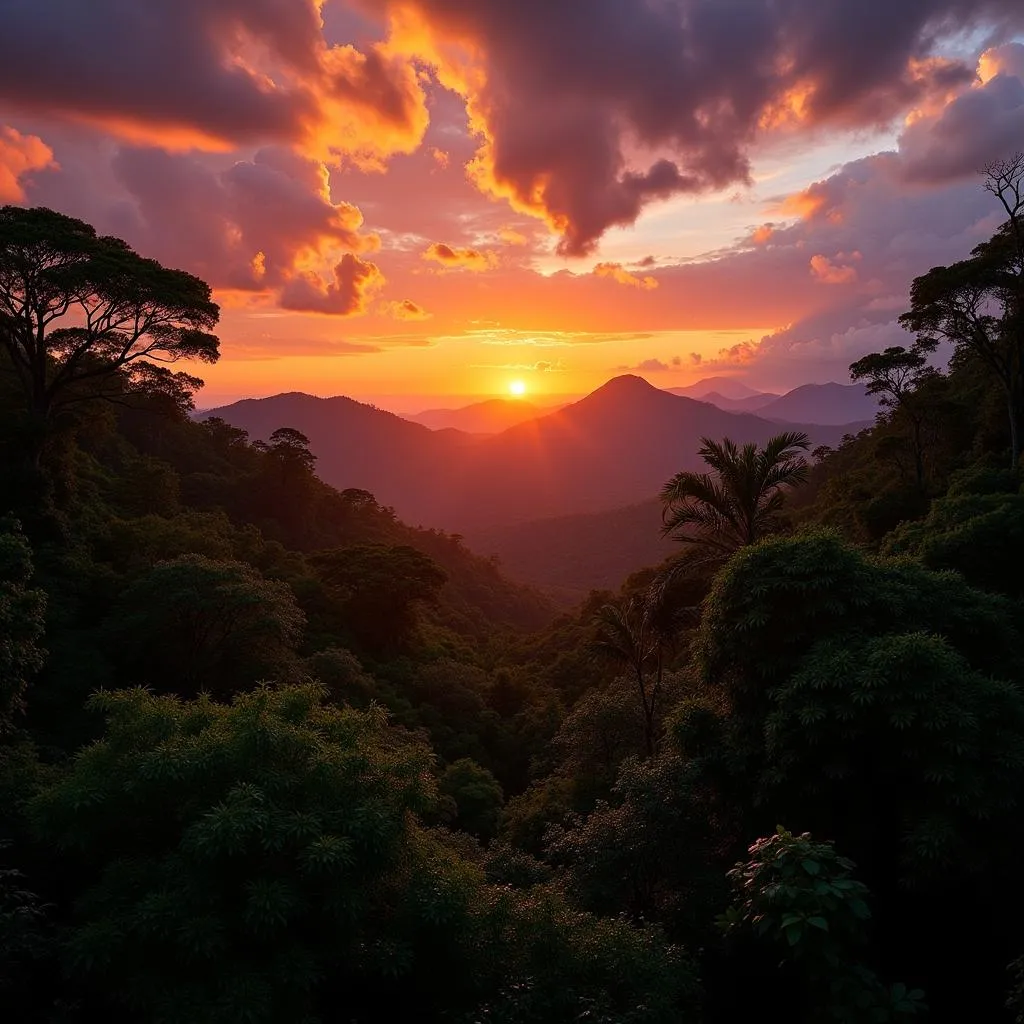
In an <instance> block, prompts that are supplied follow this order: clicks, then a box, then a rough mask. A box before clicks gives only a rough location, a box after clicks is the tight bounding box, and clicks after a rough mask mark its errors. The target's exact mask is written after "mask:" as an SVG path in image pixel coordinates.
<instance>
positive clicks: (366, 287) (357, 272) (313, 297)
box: [280, 253, 385, 316]
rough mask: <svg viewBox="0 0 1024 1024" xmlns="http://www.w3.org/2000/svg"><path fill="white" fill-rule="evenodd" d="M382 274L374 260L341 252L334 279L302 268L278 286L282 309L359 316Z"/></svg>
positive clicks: (364, 310) (381, 280)
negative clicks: (368, 260)
mask: <svg viewBox="0 0 1024 1024" xmlns="http://www.w3.org/2000/svg"><path fill="white" fill-rule="evenodd" d="M384 283H385V280H384V275H383V274H382V273H381V271H380V268H379V267H378V266H377V265H376V264H375V263H368V262H366V261H364V260H361V259H360V258H359V257H358V256H354V255H353V254H352V253H345V255H344V256H343V257H342V258H341V262H339V263H338V264H337V265H336V266H335V268H334V279H333V280H324V278H323V277H321V276H320V275H319V274H316V273H314V272H312V271H305V272H302V273H300V274H298V275H297V276H295V277H293V278H292V279H291V280H290V281H289V282H288V283H287V284H286V285H285V287H284V288H283V289H282V291H281V298H280V304H281V307H282V309H294V310H300V311H303V312H310V313H331V314H333V315H335V316H360V315H361V314H363V313H365V312H366V311H367V308H368V306H369V303H370V300H371V299H372V298H373V296H374V294H375V293H376V292H377V291H379V290H380V289H381V288H382V287H383V286H384Z"/></svg>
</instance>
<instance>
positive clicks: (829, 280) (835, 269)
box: [810, 253, 857, 284]
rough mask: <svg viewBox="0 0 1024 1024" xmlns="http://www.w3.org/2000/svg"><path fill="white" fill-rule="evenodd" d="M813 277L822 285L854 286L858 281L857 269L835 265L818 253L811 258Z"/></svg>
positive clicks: (844, 265) (841, 264)
mask: <svg viewBox="0 0 1024 1024" xmlns="http://www.w3.org/2000/svg"><path fill="white" fill-rule="evenodd" d="M810 265H811V276H812V277H813V278H814V279H815V280H817V281H820V282H821V283H822V284H852V283H853V282H854V281H856V280H857V268H856V267H851V266H849V265H848V264H843V263H835V262H833V261H832V260H830V259H829V258H828V257H827V256H823V255H822V254H821V253H818V254H817V255H816V256H812V257H811V261H810Z"/></svg>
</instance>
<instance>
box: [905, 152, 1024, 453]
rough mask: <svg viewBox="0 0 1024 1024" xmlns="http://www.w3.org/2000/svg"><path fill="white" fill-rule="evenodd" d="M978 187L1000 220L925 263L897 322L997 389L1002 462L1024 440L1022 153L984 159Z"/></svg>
mask: <svg viewBox="0 0 1024 1024" xmlns="http://www.w3.org/2000/svg"><path fill="white" fill-rule="evenodd" d="M985 188H986V189H987V190H988V191H989V192H991V193H992V194H993V195H995V196H996V198H997V199H998V200H999V202H1000V204H1001V205H1002V207H1003V209H1004V210H1005V212H1006V215H1007V218H1008V219H1007V221H1006V222H1005V223H1004V224H1003V225H1002V227H1000V229H999V230H998V231H997V232H996V233H995V235H994V236H993V237H992V238H991V239H990V240H989V241H987V242H982V243H981V245H978V246H976V247H975V248H974V250H973V251H972V253H971V257H970V258H969V259H966V260H962V261H960V262H959V263H954V264H953V265H952V266H949V267H933V268H932V269H931V270H929V271H928V273H927V274H923V275H922V276H920V277H917V278H915V279H914V283H913V285H912V286H911V289H910V303H911V308H910V310H909V312H907V313H904V314H903V315H902V316H901V317H900V323H901V324H902V325H903V326H904V327H905V328H906V329H907V330H909V331H912V332H913V333H914V334H916V335H917V341H916V343H915V347H916V348H917V349H918V350H919V351H922V352H933V351H935V349H936V348H938V346H939V343H940V342H942V341H946V342H949V343H950V344H952V345H953V348H954V357H955V358H956V357H959V358H961V359H963V358H966V357H968V356H969V357H973V358H975V359H978V360H980V361H981V363H982V364H983V365H984V366H985V367H986V368H987V369H988V371H989V372H990V373H991V374H992V375H993V376H994V377H995V378H996V380H997V381H998V382H999V386H1000V388H1001V389H1002V391H1003V396H1004V400H1005V402H1006V408H1007V413H1008V420H1009V428H1010V465H1011V466H1012V467H1014V468H1016V466H1017V464H1018V462H1019V460H1020V454H1021V446H1022V444H1024V153H1018V154H1016V155H1014V156H1012V157H1010V158H1008V159H1006V160H1000V161H997V162H995V163H992V164H990V165H989V167H988V168H987V169H986V171H985Z"/></svg>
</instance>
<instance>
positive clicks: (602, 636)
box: [590, 596, 671, 757]
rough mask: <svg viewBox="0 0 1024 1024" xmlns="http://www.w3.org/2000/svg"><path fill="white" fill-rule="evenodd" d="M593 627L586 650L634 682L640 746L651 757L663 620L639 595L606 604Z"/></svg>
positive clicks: (666, 637) (667, 635)
mask: <svg viewBox="0 0 1024 1024" xmlns="http://www.w3.org/2000/svg"><path fill="white" fill-rule="evenodd" d="M594 624H595V626H596V627H597V629H596V632H595V635H594V637H593V639H592V640H591V642H590V649H591V650H592V651H593V652H594V653H595V654H597V655H599V656H601V657H604V658H608V659H609V660H611V661H613V662H616V663H617V664H619V665H622V666H623V667H624V668H625V669H627V670H628V672H629V673H630V676H631V677H632V680H633V682H634V683H635V685H636V695H637V697H638V698H639V700H640V709H641V712H642V714H643V723H644V747H645V749H646V751H647V756H648V757H651V756H652V755H653V754H654V752H655V749H656V748H657V727H656V726H657V715H658V712H659V710H660V703H659V702H660V700H661V697H662V687H663V683H664V677H665V659H666V655H667V652H668V647H669V645H670V642H671V631H670V630H669V629H667V628H665V627H666V625H667V623H666V622H664V621H659V619H658V617H657V610H656V608H655V606H654V605H652V603H651V602H650V601H648V600H645V599H644V598H643V597H637V596H633V597H629V598H626V599H625V600H624V601H622V602H620V603H618V604H606V605H604V606H602V607H601V608H599V609H598V610H597V612H596V614H595V615H594Z"/></svg>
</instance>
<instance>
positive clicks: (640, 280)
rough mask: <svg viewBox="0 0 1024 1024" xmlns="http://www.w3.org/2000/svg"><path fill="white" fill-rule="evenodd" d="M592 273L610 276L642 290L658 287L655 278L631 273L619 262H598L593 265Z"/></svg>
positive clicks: (620, 282)
mask: <svg viewBox="0 0 1024 1024" xmlns="http://www.w3.org/2000/svg"><path fill="white" fill-rule="evenodd" d="M594 273H595V274H596V275H597V276H598V277H610V278H611V279H612V280H613V281H617V282H618V283H619V284H624V285H628V286H629V287H630V288H640V289H642V290H643V291H653V289H655V288H657V287H658V281H657V279H656V278H653V277H650V276H649V275H648V276H645V277H637V276H636V274H631V273H630V272H629V271H628V270H626V268H625V267H624V266H623V265H622V264H621V263H598V264H597V266H596V267H594Z"/></svg>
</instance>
